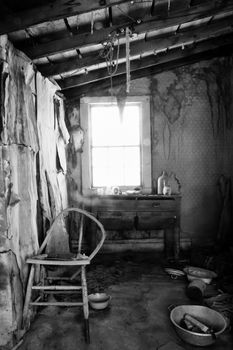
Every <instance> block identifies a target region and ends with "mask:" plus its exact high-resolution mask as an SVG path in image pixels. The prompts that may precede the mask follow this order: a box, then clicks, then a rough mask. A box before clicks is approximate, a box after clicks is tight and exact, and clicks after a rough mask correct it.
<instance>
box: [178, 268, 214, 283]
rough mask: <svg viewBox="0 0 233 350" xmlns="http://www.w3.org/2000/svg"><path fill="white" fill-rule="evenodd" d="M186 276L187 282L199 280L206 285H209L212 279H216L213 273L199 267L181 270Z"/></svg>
mask: <svg viewBox="0 0 233 350" xmlns="http://www.w3.org/2000/svg"><path fill="white" fill-rule="evenodd" d="M183 271H184V272H185V273H186V274H187V279H188V281H190V282H191V281H194V280H196V279H200V280H202V281H203V282H205V283H206V284H210V283H211V281H212V279H213V278H216V277H217V274H216V273H215V272H214V271H210V270H206V269H203V268H200V267H193V266H187V267H185V268H184V270H183Z"/></svg>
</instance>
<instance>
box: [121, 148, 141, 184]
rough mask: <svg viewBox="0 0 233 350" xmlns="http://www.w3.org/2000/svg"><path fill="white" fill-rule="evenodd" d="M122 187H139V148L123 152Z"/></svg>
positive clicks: (127, 149) (126, 149)
mask: <svg viewBox="0 0 233 350" xmlns="http://www.w3.org/2000/svg"><path fill="white" fill-rule="evenodd" d="M124 162H125V166H124V171H125V172H124V182H125V183H124V185H125V186H130V185H131V186H140V185H141V174H140V168H141V167H140V147H127V148H125V151H124Z"/></svg>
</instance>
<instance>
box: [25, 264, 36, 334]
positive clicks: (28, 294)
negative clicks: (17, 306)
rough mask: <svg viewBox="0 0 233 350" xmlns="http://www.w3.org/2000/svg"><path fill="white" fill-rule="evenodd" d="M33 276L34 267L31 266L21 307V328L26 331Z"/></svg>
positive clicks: (28, 320) (28, 321)
mask: <svg viewBox="0 0 233 350" xmlns="http://www.w3.org/2000/svg"><path fill="white" fill-rule="evenodd" d="M34 274H35V265H32V266H31V269H30V273H29V277H28V284H27V290H26V295H25V301H24V307H23V320H22V323H23V324H22V328H23V329H24V328H25V329H27V328H28V327H29V323H30V316H29V303H30V301H31V295H32V285H33V281H34Z"/></svg>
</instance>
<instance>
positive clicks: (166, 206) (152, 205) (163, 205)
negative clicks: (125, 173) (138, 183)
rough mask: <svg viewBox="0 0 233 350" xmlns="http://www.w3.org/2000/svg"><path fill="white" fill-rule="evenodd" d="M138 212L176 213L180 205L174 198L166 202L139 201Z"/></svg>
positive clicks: (165, 200) (137, 204)
mask: <svg viewBox="0 0 233 350" xmlns="http://www.w3.org/2000/svg"><path fill="white" fill-rule="evenodd" d="M136 202H137V203H136V207H137V209H136V210H137V211H149V212H151V211H174V212H175V211H176V208H177V207H178V203H177V201H176V200H175V199H174V198H171V199H170V198H169V199H164V200H161V199H159V200H153V199H148V200H137V201H136Z"/></svg>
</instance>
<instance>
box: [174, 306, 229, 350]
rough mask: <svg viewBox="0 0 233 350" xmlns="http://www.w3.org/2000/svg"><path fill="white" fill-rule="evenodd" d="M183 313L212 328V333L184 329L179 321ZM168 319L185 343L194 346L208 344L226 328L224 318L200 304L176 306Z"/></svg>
mask: <svg viewBox="0 0 233 350" xmlns="http://www.w3.org/2000/svg"><path fill="white" fill-rule="evenodd" d="M185 314H190V315H192V316H193V317H195V318H196V319H197V320H199V321H200V322H202V323H204V324H205V325H207V326H208V327H210V328H212V329H213V332H214V333H213V334H205V333H196V332H191V331H189V330H187V329H184V328H182V327H181V326H180V322H181V320H182V319H183V317H184V315H185ZM170 320H171V322H172V323H173V325H174V327H175V330H176V332H177V334H178V335H179V337H180V338H181V339H182V340H184V341H185V342H186V343H189V344H192V345H196V346H208V345H211V344H213V343H214V342H215V341H216V338H217V337H219V336H220V335H221V334H222V333H223V332H224V331H225V329H226V327H227V322H226V319H225V318H224V317H223V316H222V315H221V314H220V313H219V312H217V311H215V310H212V309H210V308H208V307H206V306H200V305H180V306H176V307H175V308H174V309H173V310H172V311H171V313H170Z"/></svg>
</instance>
